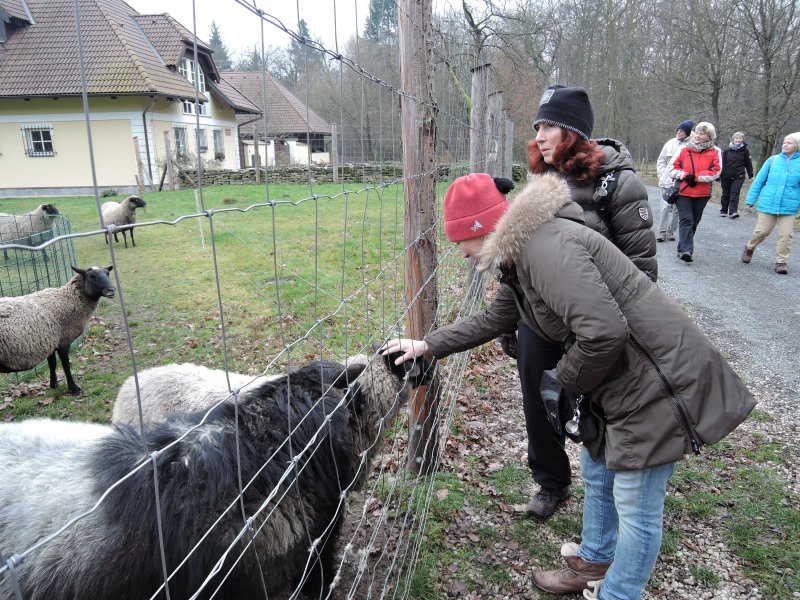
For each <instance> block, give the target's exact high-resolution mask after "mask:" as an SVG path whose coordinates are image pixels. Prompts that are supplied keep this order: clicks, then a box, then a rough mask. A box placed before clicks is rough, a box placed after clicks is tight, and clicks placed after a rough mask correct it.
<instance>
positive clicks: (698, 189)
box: [669, 123, 722, 263]
mask: <svg viewBox="0 0 800 600" xmlns="http://www.w3.org/2000/svg"><path fill="white" fill-rule="evenodd" d="M716 137H717V130H716V129H714V126H713V125H712V124H711V123H698V124H697V125H696V126H695V128H694V133H693V134H692V141H691V142H690V143H689V144H687V145H686V146H684V147H683V148H681V151H680V152H678V156H676V157H675V160H674V161H673V162H672V169H671V170H670V172H669V175H670V177H672V178H673V179H680V180H681V181H682V183H681V189H680V193H679V195H678V199H677V200H676V201H675V206H677V207H678V216H679V220H678V258H680V259H681V260H682V261H684V262H687V263H690V262H692V261H693V260H694V234H695V232H696V231H697V226H698V225H700V219H701V218H702V216H703V211H704V210H705V208H706V204H708V201H709V199H710V198H711V182H712V181H714V180H715V179H719V174H720V170H721V164H720V163H721V162H722V152H721V151H720V149H719V148H717V146H715V145H714V140H715V139H716Z"/></svg>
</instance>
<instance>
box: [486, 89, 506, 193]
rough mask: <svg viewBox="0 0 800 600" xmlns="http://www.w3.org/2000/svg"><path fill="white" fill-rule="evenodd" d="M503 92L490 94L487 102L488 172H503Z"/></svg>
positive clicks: (492, 173)
mask: <svg viewBox="0 0 800 600" xmlns="http://www.w3.org/2000/svg"><path fill="white" fill-rule="evenodd" d="M504 129H505V127H504V123H503V92H493V93H491V94H489V98H488V102H487V103H486V140H487V143H486V172H487V173H489V174H490V175H493V176H495V177H497V176H499V175H501V174H502V168H503V165H502V162H503V141H502V140H503V131H504Z"/></svg>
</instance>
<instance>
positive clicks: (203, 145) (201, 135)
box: [197, 129, 208, 152]
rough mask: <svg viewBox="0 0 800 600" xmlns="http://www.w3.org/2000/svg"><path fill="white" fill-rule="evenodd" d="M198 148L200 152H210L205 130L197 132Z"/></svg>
mask: <svg viewBox="0 0 800 600" xmlns="http://www.w3.org/2000/svg"><path fill="white" fill-rule="evenodd" d="M197 146H198V150H199V151H200V152H206V151H207V150H208V138H207V137H206V130H205V129H198V130H197Z"/></svg>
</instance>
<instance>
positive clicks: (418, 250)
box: [397, 0, 439, 475]
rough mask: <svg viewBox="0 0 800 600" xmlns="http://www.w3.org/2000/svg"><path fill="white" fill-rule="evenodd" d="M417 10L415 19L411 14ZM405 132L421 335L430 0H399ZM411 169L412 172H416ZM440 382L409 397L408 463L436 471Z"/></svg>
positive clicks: (432, 169) (425, 326)
mask: <svg viewBox="0 0 800 600" xmlns="http://www.w3.org/2000/svg"><path fill="white" fill-rule="evenodd" d="M412 15H413V17H414V18H413V19H412ZM397 22H398V39H399V42H400V78H401V85H402V89H403V94H402V95H401V96H400V121H401V137H402V144H403V175H404V180H405V181H404V194H405V225H404V236H405V245H406V248H408V250H407V252H406V255H405V295H406V303H407V305H408V313H407V315H406V332H407V335H408V336H409V337H411V338H414V339H422V338H423V337H424V336H425V334H426V333H427V332H429V331H430V330H431V329H434V328H435V327H436V309H437V305H438V302H439V293H438V286H437V281H436V279H435V277H434V276H435V273H436V264H437V263H436V261H437V259H436V253H437V239H436V236H437V233H438V227H436V224H437V214H438V211H437V203H436V116H437V115H436V107H435V105H434V99H433V75H434V73H433V46H432V43H431V39H432V32H431V29H432V28H431V3H430V0H399V1H398V3H397ZM412 175H413V177H412ZM438 395H439V394H438V383H437V382H435V381H434V382H432V383H431V384H430V385H428V386H420V387H419V388H417V389H416V390H414V392H413V396H412V398H411V399H410V407H409V408H410V411H409V412H410V418H409V464H408V465H407V467H408V470H409V471H410V472H412V473H415V474H422V475H426V474H429V473H432V472H433V471H434V469H435V467H436V462H437V461H436V457H437V456H438V453H439V447H438V439H439V435H438V412H439V411H438V406H439V400H438Z"/></svg>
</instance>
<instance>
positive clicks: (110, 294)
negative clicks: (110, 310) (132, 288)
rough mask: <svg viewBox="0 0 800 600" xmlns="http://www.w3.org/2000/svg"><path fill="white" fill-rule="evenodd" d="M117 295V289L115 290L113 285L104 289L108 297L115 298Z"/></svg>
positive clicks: (104, 293) (104, 294)
mask: <svg viewBox="0 0 800 600" xmlns="http://www.w3.org/2000/svg"><path fill="white" fill-rule="evenodd" d="M116 295H117V290H115V289H114V288H113V287H107V288H106V289H104V290H103V296H105V297H106V298H113V297H114V296H116Z"/></svg>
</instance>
